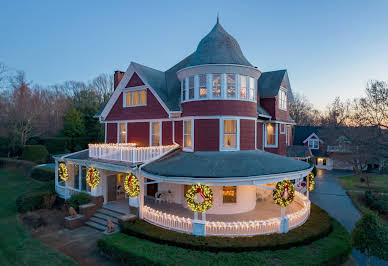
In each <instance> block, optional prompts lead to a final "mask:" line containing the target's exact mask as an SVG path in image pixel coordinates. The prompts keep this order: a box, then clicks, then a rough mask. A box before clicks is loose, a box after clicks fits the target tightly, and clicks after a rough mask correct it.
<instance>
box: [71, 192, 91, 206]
mask: <svg viewBox="0 0 388 266" xmlns="http://www.w3.org/2000/svg"><path fill="white" fill-rule="evenodd" d="M90 201H91V199H90V196H89V195H88V194H86V193H83V192H81V193H78V194H74V195H72V196H71V197H70V199H69V200H68V202H69V205H70V206H71V207H73V208H74V209H75V210H77V211H78V208H79V206H80V205H83V204H87V203H89V202H90Z"/></svg>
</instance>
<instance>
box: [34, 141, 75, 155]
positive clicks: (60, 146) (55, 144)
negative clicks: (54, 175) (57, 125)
mask: <svg viewBox="0 0 388 266" xmlns="http://www.w3.org/2000/svg"><path fill="white" fill-rule="evenodd" d="M40 144H42V145H44V146H46V148H47V150H48V151H49V153H50V154H62V153H69V152H70V150H71V138H68V137H46V138H41V139H40Z"/></svg>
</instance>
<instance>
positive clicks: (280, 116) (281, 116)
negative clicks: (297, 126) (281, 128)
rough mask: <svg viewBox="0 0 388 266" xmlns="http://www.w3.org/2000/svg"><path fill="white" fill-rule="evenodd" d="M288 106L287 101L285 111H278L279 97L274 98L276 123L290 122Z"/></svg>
mask: <svg viewBox="0 0 388 266" xmlns="http://www.w3.org/2000/svg"><path fill="white" fill-rule="evenodd" d="M289 110H290V105H289V104H288V101H287V111H284V110H282V109H279V95H278V96H276V97H275V118H276V120H278V121H285V122H288V121H290V111H289Z"/></svg>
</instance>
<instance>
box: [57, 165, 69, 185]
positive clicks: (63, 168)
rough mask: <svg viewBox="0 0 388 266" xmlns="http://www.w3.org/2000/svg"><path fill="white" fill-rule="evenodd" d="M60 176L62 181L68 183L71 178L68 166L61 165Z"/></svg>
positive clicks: (59, 168)
mask: <svg viewBox="0 0 388 266" xmlns="http://www.w3.org/2000/svg"><path fill="white" fill-rule="evenodd" d="M58 175H59V178H60V179H62V180H63V181H65V182H66V181H67V179H68V178H69V175H68V174H67V167H66V164H64V163H60V164H59V167H58Z"/></svg>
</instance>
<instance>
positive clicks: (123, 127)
mask: <svg viewBox="0 0 388 266" xmlns="http://www.w3.org/2000/svg"><path fill="white" fill-rule="evenodd" d="M126 142H127V123H120V124H119V143H126Z"/></svg>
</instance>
